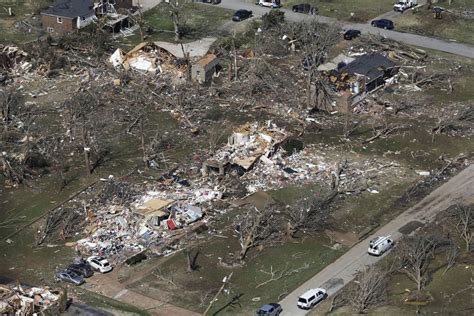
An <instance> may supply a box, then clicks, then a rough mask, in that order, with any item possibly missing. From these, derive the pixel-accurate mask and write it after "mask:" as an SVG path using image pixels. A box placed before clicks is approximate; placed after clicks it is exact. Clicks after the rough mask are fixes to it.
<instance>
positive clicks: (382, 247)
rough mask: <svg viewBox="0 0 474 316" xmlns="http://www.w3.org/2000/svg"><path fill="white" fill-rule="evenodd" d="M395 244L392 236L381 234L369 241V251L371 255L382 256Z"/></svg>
mask: <svg viewBox="0 0 474 316" xmlns="http://www.w3.org/2000/svg"><path fill="white" fill-rule="evenodd" d="M394 244H395V243H394V242H393V240H392V239H391V238H390V236H379V237H376V238H374V239H372V240H371V241H370V242H369V249H368V250H367V252H368V253H369V255H373V256H381V255H383V254H384V253H385V252H387V251H388V250H389V249H390V248H392V247H393V246H394Z"/></svg>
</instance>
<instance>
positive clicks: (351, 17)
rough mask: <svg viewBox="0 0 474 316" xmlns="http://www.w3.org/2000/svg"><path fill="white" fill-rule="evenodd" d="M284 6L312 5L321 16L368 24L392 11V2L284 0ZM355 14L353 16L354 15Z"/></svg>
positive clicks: (380, 0)
mask: <svg viewBox="0 0 474 316" xmlns="http://www.w3.org/2000/svg"><path fill="white" fill-rule="evenodd" d="M282 3H283V6H284V7H287V8H291V7H292V6H293V5H295V4H299V3H310V4H312V5H313V6H315V7H317V8H318V9H319V14H320V15H323V16H329V17H334V18H337V19H340V20H345V21H353V22H367V21H368V20H370V19H373V18H375V17H377V16H379V15H381V14H383V13H386V12H388V11H391V10H392V7H393V3H394V1H392V0H305V1H303V0H286V1H285V0H283V1H282ZM352 13H353V14H352Z"/></svg>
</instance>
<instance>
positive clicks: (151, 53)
mask: <svg viewBox="0 0 474 316" xmlns="http://www.w3.org/2000/svg"><path fill="white" fill-rule="evenodd" d="M109 62H110V63H111V64H112V65H113V66H114V67H115V68H117V67H123V69H125V70H129V69H133V70H136V71H138V72H141V73H152V74H154V73H157V72H158V73H162V72H163V71H176V72H177V75H179V74H181V75H180V76H182V75H183V73H185V71H186V65H185V63H184V62H182V61H181V60H180V59H179V58H177V57H175V56H173V55H172V54H171V53H170V52H168V51H167V50H165V49H163V48H161V47H159V46H157V45H156V44H154V43H153V42H142V43H140V44H138V45H137V46H135V47H134V48H132V49H131V50H130V51H129V52H128V53H126V54H125V53H123V51H122V50H121V49H120V48H117V49H116V50H115V52H114V53H113V54H112V55H111V56H110V58H109Z"/></svg>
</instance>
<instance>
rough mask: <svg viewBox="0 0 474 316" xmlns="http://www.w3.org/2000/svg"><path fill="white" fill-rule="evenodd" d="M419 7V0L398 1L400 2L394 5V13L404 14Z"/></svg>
mask: <svg viewBox="0 0 474 316" xmlns="http://www.w3.org/2000/svg"><path fill="white" fill-rule="evenodd" d="M417 5H418V0H398V2H397V3H395V4H394V5H393V11H397V12H403V11H405V10H407V9H410V8H413V7H416V6H417Z"/></svg>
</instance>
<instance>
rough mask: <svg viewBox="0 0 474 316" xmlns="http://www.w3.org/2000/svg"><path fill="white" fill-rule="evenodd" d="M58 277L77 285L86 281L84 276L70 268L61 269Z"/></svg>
mask: <svg viewBox="0 0 474 316" xmlns="http://www.w3.org/2000/svg"><path fill="white" fill-rule="evenodd" d="M56 279H58V280H61V281H64V282H69V283H72V284H75V285H81V284H82V283H84V278H83V277H82V276H80V275H79V274H76V273H74V272H72V271H69V270H63V271H59V272H58V273H57V274H56Z"/></svg>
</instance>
